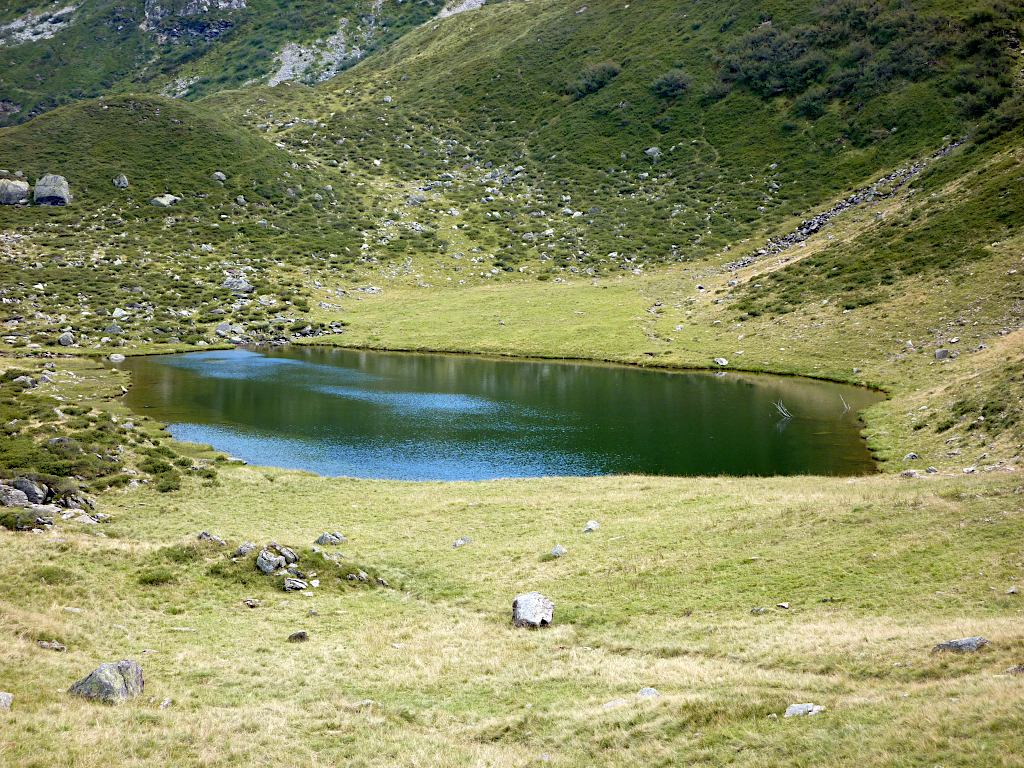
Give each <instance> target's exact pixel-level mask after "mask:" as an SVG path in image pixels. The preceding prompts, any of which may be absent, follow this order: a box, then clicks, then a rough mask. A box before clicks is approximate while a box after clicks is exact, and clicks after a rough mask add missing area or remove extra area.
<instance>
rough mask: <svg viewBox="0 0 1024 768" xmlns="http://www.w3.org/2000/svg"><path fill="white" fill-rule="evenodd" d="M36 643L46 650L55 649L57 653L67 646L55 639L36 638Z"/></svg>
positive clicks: (62, 651) (64, 649)
mask: <svg viewBox="0 0 1024 768" xmlns="http://www.w3.org/2000/svg"><path fill="white" fill-rule="evenodd" d="M36 645H38V646H39V647H40V648H42V649H43V650H46V651H56V652H57V653H64V651H66V650H67V649H68V648H67V646H66V645H64V644H63V643H58V642H57V641H56V640H37V641H36Z"/></svg>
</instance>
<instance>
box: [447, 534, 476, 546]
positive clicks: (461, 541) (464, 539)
mask: <svg viewBox="0 0 1024 768" xmlns="http://www.w3.org/2000/svg"><path fill="white" fill-rule="evenodd" d="M472 543H473V540H472V539H471V538H469V536H459V538H457V539H456V540H455V541H454V542H452V549H458V548H459V547H464V546H466V545H467V544H472Z"/></svg>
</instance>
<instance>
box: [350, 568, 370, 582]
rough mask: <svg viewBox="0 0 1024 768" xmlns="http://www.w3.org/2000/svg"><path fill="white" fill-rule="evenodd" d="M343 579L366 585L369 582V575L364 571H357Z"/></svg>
mask: <svg viewBox="0 0 1024 768" xmlns="http://www.w3.org/2000/svg"><path fill="white" fill-rule="evenodd" d="M345 579H346V580H348V581H358V582H361V583H363V584H366V583H368V582H369V581H370V574H368V573H367V572H366V571H357V572H356V573H350V574H348V575H347V576H345Z"/></svg>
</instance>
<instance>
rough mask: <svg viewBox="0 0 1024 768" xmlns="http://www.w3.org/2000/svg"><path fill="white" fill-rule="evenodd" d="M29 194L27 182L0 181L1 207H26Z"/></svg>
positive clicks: (14, 180) (15, 180) (16, 180)
mask: <svg viewBox="0 0 1024 768" xmlns="http://www.w3.org/2000/svg"><path fill="white" fill-rule="evenodd" d="M28 193H29V189H28V182H27V181H20V180H18V179H0V205H25V204H26V203H28Z"/></svg>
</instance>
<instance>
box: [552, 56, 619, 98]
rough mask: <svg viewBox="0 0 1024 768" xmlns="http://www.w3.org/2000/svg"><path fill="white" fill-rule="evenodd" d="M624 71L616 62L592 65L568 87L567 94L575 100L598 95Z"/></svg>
mask: <svg viewBox="0 0 1024 768" xmlns="http://www.w3.org/2000/svg"><path fill="white" fill-rule="evenodd" d="M621 71H622V67H620V66H619V65H618V64H616V63H615V62H614V61H602V62H601V63H600V64H591V65H590V66H588V67H587V68H586V69H584V70H583V71H582V72H580V74H579V77H577V78H576V80H574V81H573V82H571V83H569V85H568V86H566V89H565V92H566V93H568V94H569V95H570V96H572V97H573V99H582V98H583V97H584V96H587V95H588V94H591V93H597V92H598V91H599V90H601V89H602V88H604V87H605V86H606V85H608V83H610V82H611V81H612V80H614V79H615V77H616V76H617V75H618V74H619V72H621Z"/></svg>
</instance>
